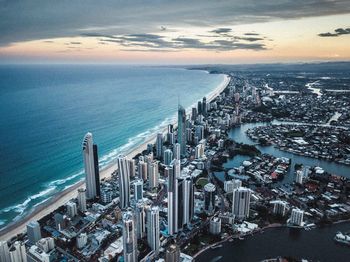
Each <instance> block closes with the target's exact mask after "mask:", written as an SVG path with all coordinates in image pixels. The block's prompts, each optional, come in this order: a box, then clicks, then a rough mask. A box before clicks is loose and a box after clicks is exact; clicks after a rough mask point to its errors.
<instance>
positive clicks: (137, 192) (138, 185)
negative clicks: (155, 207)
mask: <svg viewBox="0 0 350 262" xmlns="http://www.w3.org/2000/svg"><path fill="white" fill-rule="evenodd" d="M134 198H135V201H136V202H137V201H139V200H142V199H143V180H142V179H137V180H136V181H135V182H134Z"/></svg>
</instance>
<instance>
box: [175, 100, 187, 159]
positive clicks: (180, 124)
mask: <svg viewBox="0 0 350 262" xmlns="http://www.w3.org/2000/svg"><path fill="white" fill-rule="evenodd" d="M177 142H178V143H179V144H180V155H181V156H183V157H184V156H186V110H185V109H184V108H183V107H182V106H181V105H179V109H178V120H177Z"/></svg>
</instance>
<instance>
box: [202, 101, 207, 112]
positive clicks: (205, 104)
mask: <svg viewBox="0 0 350 262" xmlns="http://www.w3.org/2000/svg"><path fill="white" fill-rule="evenodd" d="M202 115H203V116H206V115H207V98H206V97H203V101H202Z"/></svg>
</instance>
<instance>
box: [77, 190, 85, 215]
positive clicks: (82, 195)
mask: <svg viewBox="0 0 350 262" xmlns="http://www.w3.org/2000/svg"><path fill="white" fill-rule="evenodd" d="M78 208H79V210H80V211H81V212H86V189H84V188H79V189H78Z"/></svg>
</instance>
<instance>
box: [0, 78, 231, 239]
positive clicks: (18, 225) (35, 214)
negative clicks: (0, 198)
mask: <svg viewBox="0 0 350 262" xmlns="http://www.w3.org/2000/svg"><path fill="white" fill-rule="evenodd" d="M229 82H230V77H229V76H227V75H225V78H224V80H223V81H222V82H221V84H220V85H218V86H217V87H216V88H215V90H213V91H212V92H211V93H209V94H208V95H207V101H208V102H210V101H212V100H213V99H214V98H215V97H216V96H218V95H219V94H220V93H221V92H222V91H223V90H224V89H225V88H226V87H227V85H228V84H229ZM173 124H174V125H175V124H176V123H173ZM175 126H176V125H175ZM166 131H167V128H164V129H163V130H159V131H158V132H163V133H166ZM156 136H157V134H156V133H155V134H153V135H152V136H150V138H149V139H147V140H146V141H145V142H144V143H142V144H141V145H139V146H137V147H135V148H133V149H131V150H130V151H129V152H125V155H126V156H127V157H128V158H130V159H131V158H133V157H134V156H135V155H137V154H139V153H141V152H142V151H144V150H145V149H147V144H149V143H154V142H155V139H156ZM116 168H117V167H116V164H115V163H111V164H110V165H108V166H106V167H105V168H103V169H102V170H100V179H103V178H107V177H110V176H111V174H112V173H113V172H115V171H116ZM80 187H85V183H84V181H80V182H78V183H76V184H74V185H72V186H71V187H69V188H67V189H65V190H64V191H62V192H60V193H58V194H56V195H55V196H54V197H52V198H51V199H50V200H48V201H46V202H44V203H43V204H41V205H39V206H37V207H36V208H34V209H33V210H32V211H31V212H30V213H29V214H27V215H26V216H24V217H23V218H22V219H20V220H18V221H16V222H14V223H10V224H9V225H8V226H7V227H5V228H3V229H2V230H0V240H8V239H10V238H11V237H14V236H16V235H17V234H19V233H22V232H24V231H25V228H26V224H27V223H28V222H29V221H31V220H39V219H41V218H42V217H44V216H46V215H48V214H49V213H51V212H53V211H54V210H56V209H57V208H58V207H59V206H62V205H64V204H65V203H67V202H68V201H69V200H70V199H72V198H75V197H76V196H77V189H78V188H80Z"/></svg>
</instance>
